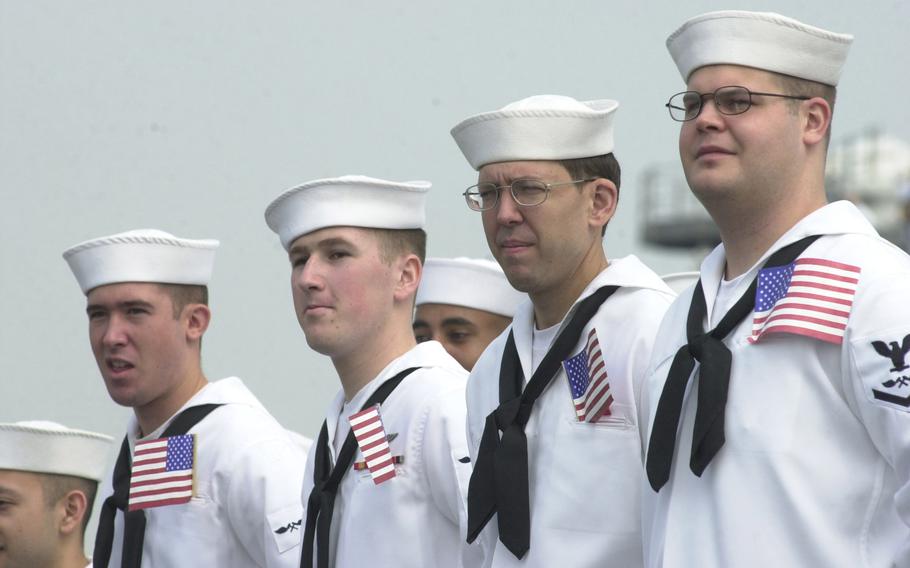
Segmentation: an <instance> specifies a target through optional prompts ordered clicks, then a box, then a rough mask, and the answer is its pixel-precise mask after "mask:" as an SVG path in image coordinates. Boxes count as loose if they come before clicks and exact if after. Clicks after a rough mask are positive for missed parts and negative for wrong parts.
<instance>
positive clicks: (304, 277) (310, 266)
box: [294, 255, 324, 290]
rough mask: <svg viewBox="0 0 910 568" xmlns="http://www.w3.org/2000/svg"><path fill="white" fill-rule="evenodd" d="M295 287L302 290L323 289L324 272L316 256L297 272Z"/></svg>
mask: <svg viewBox="0 0 910 568" xmlns="http://www.w3.org/2000/svg"><path fill="white" fill-rule="evenodd" d="M294 285H295V286H297V287H298V288H300V289H301V290H321V289H322V288H323V286H324V280H323V278H322V270H321V267H320V265H319V261H318V260H317V259H316V258H315V255H314V256H313V257H310V258H309V259H308V260H307V262H306V264H304V265H303V266H302V267H300V268H299V269H298V270H297V271H296V274H294Z"/></svg>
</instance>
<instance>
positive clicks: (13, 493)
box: [0, 485, 22, 499]
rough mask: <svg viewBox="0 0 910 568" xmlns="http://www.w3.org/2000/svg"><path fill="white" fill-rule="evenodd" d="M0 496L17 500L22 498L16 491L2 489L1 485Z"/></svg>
mask: <svg viewBox="0 0 910 568" xmlns="http://www.w3.org/2000/svg"><path fill="white" fill-rule="evenodd" d="M0 495H3V496H9V497H15V498H17V499H18V498H20V497H22V494H21V493H19V492H18V491H16V490H14V489H11V488H9V487H4V486H3V485H0Z"/></svg>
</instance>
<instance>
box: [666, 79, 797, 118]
mask: <svg viewBox="0 0 910 568" xmlns="http://www.w3.org/2000/svg"><path fill="white" fill-rule="evenodd" d="M753 95H760V96H762V97H780V98H782V99H796V100H799V101H807V100H809V99H810V98H811V97H798V96H795V95H780V94H777V93H756V92H755V91H750V90H749V89H747V88H745V87H738V86H732V87H721V88H719V89H717V90H716V91H714V92H713V93H699V92H698V91H683V92H681V93H676V94H675V95H673V96H672V97H670V100H669V101H668V102H667V104H666V105H664V106H666V107H667V109H668V110H669V111H670V118H672V119H673V120H675V121H677V122H686V121H688V120H692V119H694V118H697V117H698V115H700V114H701V111H702V109H703V108H704V107H705V105H704V101H705V98H706V97H711V98H713V99H714V106H716V107H717V110H718V111H719V112H720V113H721V114H726V115H735V114H742V113H744V112H746V111H747V110H749V109H750V108H752V96H753Z"/></svg>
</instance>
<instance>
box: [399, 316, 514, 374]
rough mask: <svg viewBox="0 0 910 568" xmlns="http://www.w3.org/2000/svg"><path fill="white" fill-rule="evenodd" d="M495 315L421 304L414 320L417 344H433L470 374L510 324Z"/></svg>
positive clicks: (506, 319)
mask: <svg viewBox="0 0 910 568" xmlns="http://www.w3.org/2000/svg"><path fill="white" fill-rule="evenodd" d="M511 321H512V320H511V318H507V317H504V316H501V315H498V314H494V313H490V312H486V311H483V310H475V309H472V308H466V307H463V306H453V305H451V304H421V305H419V306H417V312H416V314H415V316H414V337H415V338H416V339H417V342H418V343H423V342H424V341H431V340H434V339H435V340H436V341H438V342H440V343H442V346H443V347H444V348H445V350H446V351H448V352H449V355H451V356H452V357H454V358H455V360H456V361H458V362H459V363H460V364H461V366H462V367H464V368H465V369H467V370H468V371H470V370H471V369H472V368H474V363H476V362H477V359H479V358H480V354H481V353H483V350H484V349H486V348H487V345H489V344H490V342H491V341H493V340H494V339H496V336H497V335H499V334H500V333H502V330H504V329H505V328H506V326H508V325H509V323H510V322H511Z"/></svg>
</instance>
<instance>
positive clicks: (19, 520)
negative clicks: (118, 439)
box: [0, 421, 112, 568]
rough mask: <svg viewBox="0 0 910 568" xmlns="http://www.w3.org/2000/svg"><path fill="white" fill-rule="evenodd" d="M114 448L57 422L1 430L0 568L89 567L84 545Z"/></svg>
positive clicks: (104, 439)
mask: <svg viewBox="0 0 910 568" xmlns="http://www.w3.org/2000/svg"><path fill="white" fill-rule="evenodd" d="M111 441H112V438H111V437H110V436H105V435H104V434H97V433H95V432H87V431H85V430H74V429H72V428H67V427H65V426H63V425H61V424H57V423H54V422H46V421H29V422H16V423H11V424H10V423H7V424H0V566H3V567H4V568H86V565H88V567H89V568H90V567H91V565H92V564H91V562H90V561H89V560H88V559H87V558H86V557H85V551H84V550H83V547H82V543H83V541H84V535H85V527H86V525H87V524H88V519H89V517H90V516H91V514H92V504H93V503H94V501H95V495H96V494H97V491H98V482H99V481H100V480H101V478H102V477H103V476H104V469H105V467H106V466H107V463H108V460H109V459H110V454H111Z"/></svg>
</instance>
